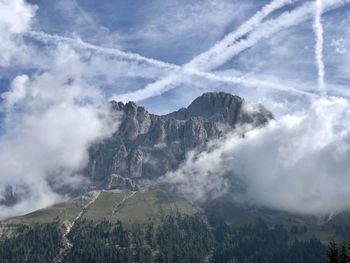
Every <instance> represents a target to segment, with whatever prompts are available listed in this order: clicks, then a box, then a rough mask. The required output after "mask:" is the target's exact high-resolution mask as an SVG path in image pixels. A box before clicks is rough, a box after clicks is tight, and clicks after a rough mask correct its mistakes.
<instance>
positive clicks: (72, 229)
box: [0, 92, 350, 263]
mask: <svg viewBox="0 0 350 263" xmlns="http://www.w3.org/2000/svg"><path fill="white" fill-rule="evenodd" d="M111 108H112V110H113V114H116V116H119V117H120V119H121V124H120V126H119V129H118V130H117V131H116V132H115V134H113V136H112V137H111V138H109V139H107V140H105V141H103V142H102V143H99V144H95V145H93V146H92V147H91V149H90V162H89V165H88V167H87V168H86V170H84V171H83V174H85V176H87V177H88V178H89V179H90V180H91V181H92V182H93V188H94V189H95V190H93V191H90V190H88V191H85V192H84V190H85V188H84V189H81V190H80V192H82V193H81V194H79V195H78V194H77V195H76V196H75V197H74V198H72V199H69V200H67V201H65V202H63V203H60V204H56V205H54V206H51V207H47V208H44V209H41V210H38V211H35V212H33V213H30V214H27V215H23V216H19V217H14V218H9V219H6V220H3V221H0V262H121V263H124V262H126V263H131V262H146V263H148V262H149V263H153V262H157V263H162V262H206V263H208V262H213V263H216V262H220V263H221V262H271V263H273V262H280V263H284V262H285V263H293V262H295V263H303V262H305V263H318V262H326V251H327V247H326V245H325V244H327V243H328V242H329V241H330V240H331V239H332V238H333V237H336V238H337V240H338V241H342V240H346V239H350V230H349V229H350V224H349V223H348V220H347V219H348V216H349V213H348V212H344V213H342V214H339V215H337V216H334V217H333V218H331V219H329V218H328V219H323V218H317V217H308V216H302V215H295V214H290V213H286V212H281V211H275V210H271V209H268V208H264V207H255V206H248V205H242V204H238V203H235V202H233V201H232V199H230V198H228V197H226V196H222V197H220V198H216V199H213V200H210V201H208V202H206V203H192V202H190V201H188V200H186V199H184V198H183V197H182V196H180V195H179V194H178V193H173V192H170V191H169V189H167V188H165V187H164V186H163V185H156V184H153V185H152V184H150V185H148V186H147V185H146V186H145V185H143V184H142V180H143V179H147V180H149V181H152V180H156V179H157V178H158V177H159V176H162V175H163V174H165V173H166V172H167V171H171V170H175V169H177V168H178V167H179V165H180V164H181V163H182V162H183V161H184V160H185V157H186V154H187V153H188V151H190V150H192V149H198V150H200V149H201V148H204V147H205V146H206V144H207V143H208V142H210V141H211V140H214V139H217V138H220V137H222V136H225V134H227V133H228V132H235V131H237V132H239V131H240V130H239V129H238V128H239V127H240V126H243V125H250V126H251V127H253V128H254V127H261V126H263V125H266V124H267V123H268V122H269V120H271V119H273V115H272V113H271V112H269V111H268V110H267V109H265V108H264V107H263V106H262V105H255V104H251V103H249V102H246V101H244V100H243V99H242V98H240V97H237V96H233V95H231V94H228V93H223V92H218V93H205V94H203V95H202V96H200V97H198V98H197V99H195V100H194V101H193V102H192V103H191V104H190V105H189V106H188V107H187V108H182V109H179V110H178V111H175V112H172V113H169V114H167V115H162V116H159V115H155V114H151V113H149V112H148V111H147V110H146V109H145V108H144V107H139V106H137V105H136V104H135V103H133V102H128V103H126V104H124V103H122V102H115V101H113V102H111ZM5 196H6V198H5V200H3V201H1V202H3V203H6V204H7V205H11V204H13V202H15V200H16V196H15V195H14V194H13V190H12V188H10V187H9V188H8V189H7V190H6V195H5ZM11 202H12V203H11Z"/></svg>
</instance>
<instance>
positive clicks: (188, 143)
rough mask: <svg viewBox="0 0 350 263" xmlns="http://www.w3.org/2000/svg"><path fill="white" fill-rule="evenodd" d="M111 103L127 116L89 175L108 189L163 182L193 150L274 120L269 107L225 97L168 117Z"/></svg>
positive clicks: (96, 150) (100, 148) (94, 158)
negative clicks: (135, 181)
mask: <svg viewBox="0 0 350 263" xmlns="http://www.w3.org/2000/svg"><path fill="white" fill-rule="evenodd" d="M111 104H112V107H113V109H114V110H115V111H116V112H122V113H123V117H122V123H121V125H120V127H119V129H118V131H117V132H116V133H115V134H114V135H113V137H112V138H110V139H109V140H106V141H104V142H103V143H102V144H99V145H94V146H93V147H92V148H91V150H90V163H89V165H88V168H87V170H86V172H85V173H86V174H87V175H88V176H89V177H90V178H91V179H92V180H93V181H95V182H100V183H102V184H103V185H105V186H106V187H107V186H108V185H111V182H113V183H112V185H113V186H116V182H118V181H120V182H123V183H122V184H126V182H127V181H125V180H123V179H122V178H128V179H129V178H132V179H135V178H144V179H152V178H156V177H159V176H161V175H163V174H165V173H166V172H167V171H169V170H174V169H176V168H178V166H179V164H180V163H181V162H182V161H183V160H184V159H185V156H186V153H187V152H188V151H189V150H191V149H194V148H198V147H203V146H204V145H205V144H206V143H207V142H208V141H209V140H212V139H216V138H219V137H220V136H223V135H224V134H225V133H226V132H228V131H232V129H235V128H236V127H238V126H240V125H244V124H250V125H253V126H256V127H258V126H261V125H264V124H266V123H267V122H268V121H269V120H270V119H272V118H273V116H272V114H271V113H270V112H269V111H267V110H266V109H265V108H264V107H263V106H261V105H252V104H249V103H247V102H245V101H244V100H243V99H242V98H240V97H238V96H233V95H231V94H228V93H223V92H220V93H205V94H203V95H202V96H200V97H198V98H197V99H195V100H194V101H193V102H192V103H191V105H189V106H188V107H187V108H182V109H180V110H178V111H176V112H173V113H170V114H167V115H163V116H158V115H155V114H150V113H149V112H148V111H147V110H146V109H145V108H144V107H138V106H137V105H136V104H135V103H134V102H128V103H126V104H123V103H121V102H115V101H113V102H111ZM116 178H117V179H116ZM127 184H129V183H127Z"/></svg>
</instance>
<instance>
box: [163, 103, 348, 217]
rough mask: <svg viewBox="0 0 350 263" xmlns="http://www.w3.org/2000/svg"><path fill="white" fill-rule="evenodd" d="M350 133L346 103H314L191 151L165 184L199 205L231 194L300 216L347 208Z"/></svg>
mask: <svg viewBox="0 0 350 263" xmlns="http://www.w3.org/2000/svg"><path fill="white" fill-rule="evenodd" d="M349 127H350V104H349V102H348V101H347V100H345V99H341V98H329V99H319V100H317V101H315V102H314V103H313V104H312V105H311V106H310V108H309V110H307V111H306V112H300V113H297V114H293V115H286V116H284V117H282V118H281V119H279V120H274V121H271V122H270V123H269V124H268V125H267V126H266V127H264V128H260V129H253V130H248V131H247V132H246V133H245V135H244V137H243V138H242V136H241V135H238V134H237V133H233V134H230V135H228V136H227V137H225V139H223V140H220V141H217V142H212V143H211V144H210V145H209V146H208V150H207V151H206V152H201V153H198V152H191V153H190V154H189V155H188V157H187V160H186V162H185V163H184V164H183V165H182V166H181V167H180V169H178V170H177V171H175V172H169V173H168V174H167V175H166V176H165V178H164V180H166V181H168V182H170V183H172V184H174V185H175V186H176V189H177V190H178V191H181V192H182V193H184V194H185V195H186V196H187V197H188V198H190V199H192V200H196V201H198V200H200V201H201V200H204V199H206V198H208V197H209V196H210V197H212V196H220V195H224V194H228V195H231V196H232V197H233V198H234V199H235V200H237V201H244V202H249V203H253V204H256V205H262V206H266V207H270V208H274V209H280V210H285V211H290V212H295V213H301V214H315V215H324V214H329V213H336V212H338V211H341V210H345V209H350V202H349V200H350V162H349V160H350V128H349Z"/></svg>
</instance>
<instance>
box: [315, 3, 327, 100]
mask: <svg viewBox="0 0 350 263" xmlns="http://www.w3.org/2000/svg"><path fill="white" fill-rule="evenodd" d="M322 11H323V1H322V0H316V13H315V21H314V25H313V27H314V31H315V38H316V39H315V40H316V41H315V42H316V44H315V60H316V65H317V75H318V88H319V90H320V93H321V95H322V96H325V95H326V91H325V73H326V72H325V64H324V61H323V42H324V38H323V25H322V21H321V16H322Z"/></svg>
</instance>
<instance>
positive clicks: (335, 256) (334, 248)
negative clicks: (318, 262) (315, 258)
mask: <svg viewBox="0 0 350 263" xmlns="http://www.w3.org/2000/svg"><path fill="white" fill-rule="evenodd" d="M327 257H328V262H329V263H340V261H339V247H338V243H337V241H335V240H332V241H331V242H330V243H329V247H328V252H327Z"/></svg>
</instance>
